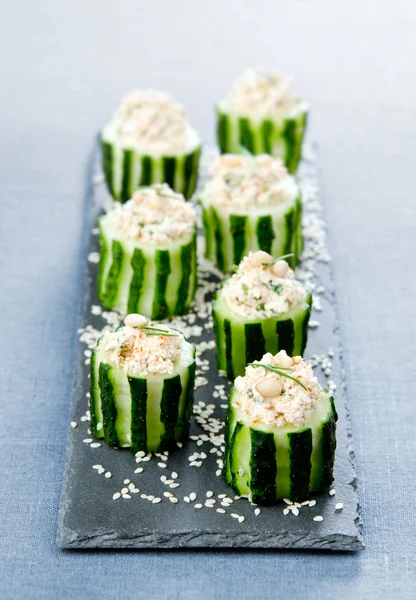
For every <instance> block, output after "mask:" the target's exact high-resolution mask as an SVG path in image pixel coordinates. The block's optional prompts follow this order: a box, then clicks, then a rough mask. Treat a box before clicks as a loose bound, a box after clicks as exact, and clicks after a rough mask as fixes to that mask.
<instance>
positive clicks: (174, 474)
mask: <svg viewBox="0 0 416 600" xmlns="http://www.w3.org/2000/svg"><path fill="white" fill-rule="evenodd" d="M170 476H171V477H172V479H178V477H179V475H178V474H177V472H176V471H172V473H171V475H170Z"/></svg>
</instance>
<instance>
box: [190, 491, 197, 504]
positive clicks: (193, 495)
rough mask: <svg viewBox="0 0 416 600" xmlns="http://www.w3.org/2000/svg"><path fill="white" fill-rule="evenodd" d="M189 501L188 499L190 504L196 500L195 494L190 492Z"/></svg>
mask: <svg viewBox="0 0 416 600" xmlns="http://www.w3.org/2000/svg"><path fill="white" fill-rule="evenodd" d="M189 499H190V501H191V502H193V501H194V500H196V494H195V492H191V493H190V494H189Z"/></svg>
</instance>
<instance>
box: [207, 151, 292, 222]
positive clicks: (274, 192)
mask: <svg viewBox="0 0 416 600" xmlns="http://www.w3.org/2000/svg"><path fill="white" fill-rule="evenodd" d="M211 175H212V179H211V180H210V181H209V182H208V184H207V185H206V187H205V190H204V193H203V196H204V198H203V201H204V202H206V203H209V204H213V205H215V206H221V207H223V208H225V209H230V210H231V209H232V210H233V211H238V212H242V211H246V212H247V211H249V210H251V209H255V208H260V209H261V208H262V207H267V206H275V205H277V204H282V203H285V202H288V201H290V200H293V199H294V198H296V196H297V195H298V187H297V185H296V183H295V181H294V179H293V178H292V177H291V176H290V175H289V174H288V172H287V169H286V167H285V166H284V164H283V162H282V161H281V159H280V158H273V157H271V156H269V155H267V154H259V155H257V156H251V155H242V154H238V155H237V154H223V155H222V156H220V157H218V159H217V160H216V161H215V163H214V165H213V166H212V168H211Z"/></svg>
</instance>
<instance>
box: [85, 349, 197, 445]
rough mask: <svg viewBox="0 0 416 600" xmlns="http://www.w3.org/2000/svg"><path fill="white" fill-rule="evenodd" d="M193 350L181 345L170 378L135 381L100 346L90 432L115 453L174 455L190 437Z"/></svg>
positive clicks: (95, 363)
mask: <svg viewBox="0 0 416 600" xmlns="http://www.w3.org/2000/svg"><path fill="white" fill-rule="evenodd" d="M195 369H196V366H195V347H194V346H193V345H192V344H189V343H188V342H184V343H183V349H182V355H181V359H180V361H179V363H178V364H177V365H176V366H175V371H174V373H173V374H172V375H166V376H164V375H161V374H149V375H148V376H147V377H136V376H132V375H129V374H127V373H126V372H125V371H124V370H123V369H122V368H120V367H117V366H115V365H112V364H111V363H109V362H108V358H107V354H106V352H105V351H104V350H103V349H101V348H100V347H99V346H98V347H97V348H96V350H95V351H94V352H93V356H92V359H91V399H90V412H91V425H92V427H91V429H92V432H93V434H94V435H95V436H96V437H97V438H100V437H104V439H105V441H106V442H107V443H108V444H109V445H111V446H113V447H116V448H125V447H130V448H131V450H132V451H133V452H137V451H140V450H142V451H144V452H146V453H147V452H161V451H163V450H167V449H174V448H175V447H176V443H177V442H185V441H186V440H187V438H188V435H189V420H190V418H191V415H192V408H193V391H194V383H195Z"/></svg>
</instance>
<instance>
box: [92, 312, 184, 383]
mask: <svg viewBox="0 0 416 600" xmlns="http://www.w3.org/2000/svg"><path fill="white" fill-rule="evenodd" d="M125 322H126V323H130V322H131V323H133V325H135V326H134V327H133V326H131V325H129V324H127V325H125V326H124V327H120V328H119V329H118V330H117V331H106V332H105V333H104V335H103V337H102V338H101V340H100V342H99V347H98V349H99V350H104V351H105V353H106V356H107V358H106V360H108V361H109V362H110V363H111V364H113V365H115V366H117V367H121V368H122V369H123V370H124V371H125V372H126V373H129V374H130V375H139V374H140V375H144V376H145V375H148V374H157V373H160V374H167V375H171V374H172V373H173V371H174V367H175V364H176V363H177V362H178V360H179V359H180V357H181V349H182V343H183V341H184V339H185V338H184V337H183V335H182V334H181V333H179V332H177V331H174V330H172V329H169V327H166V326H165V325H152V324H150V323H148V321H147V320H146V318H145V317H143V316H142V315H127V317H126V319H125ZM136 322H137V323H136Z"/></svg>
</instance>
